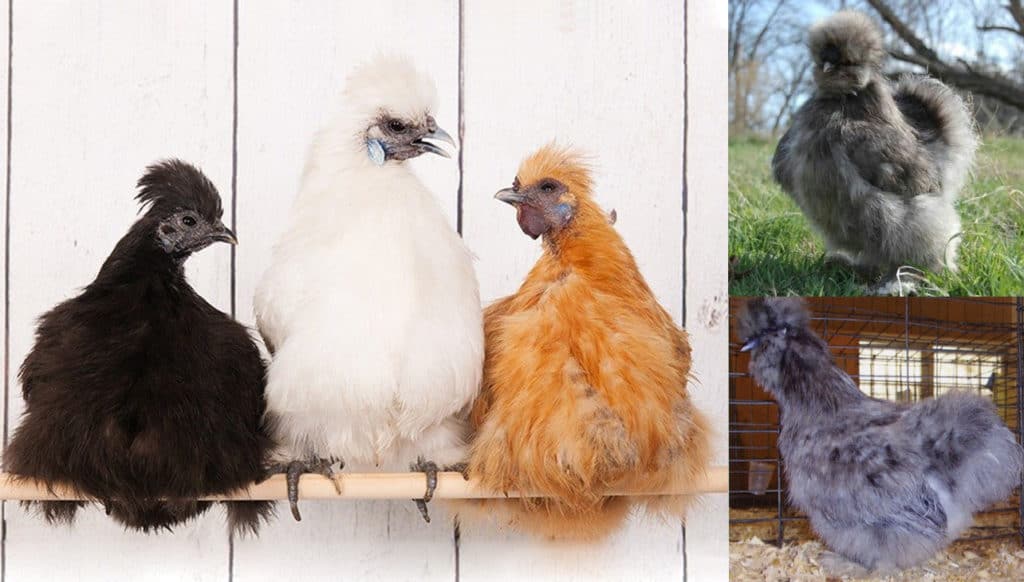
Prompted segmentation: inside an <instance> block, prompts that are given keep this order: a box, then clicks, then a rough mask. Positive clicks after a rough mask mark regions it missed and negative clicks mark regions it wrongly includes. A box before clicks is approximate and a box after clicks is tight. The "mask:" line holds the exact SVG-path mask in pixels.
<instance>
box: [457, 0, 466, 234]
mask: <svg viewBox="0 0 1024 582" xmlns="http://www.w3.org/2000/svg"><path fill="white" fill-rule="evenodd" d="M464 2H465V0H459V23H458V29H459V49H458V61H459V63H458V67H459V95H458V102H459V121H458V124H459V127H458V132H459V190H458V192H457V194H456V199H455V229H456V230H457V231H458V232H459V236H462V180H463V171H462V159H463V158H462V152H463V151H464V150H465V149H466V141H465V140H466V116H465V110H464V95H465V64H466V59H465V56H466V53H465V35H464V34H463V29H464V25H465V20H464V17H463V11H464V9H465V4H464Z"/></svg>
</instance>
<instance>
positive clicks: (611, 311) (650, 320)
mask: <svg viewBox="0 0 1024 582" xmlns="http://www.w3.org/2000/svg"><path fill="white" fill-rule="evenodd" d="M545 179H554V180H557V181H558V182H560V183H561V184H564V185H565V186H566V189H565V192H564V193H562V194H561V195H560V197H559V199H558V200H557V202H558V203H559V204H568V205H570V206H571V207H572V208H573V209H574V212H573V216H572V218H571V219H570V220H569V222H568V223H567V224H565V225H564V227H562V228H559V229H557V230H554V231H551V232H548V233H546V234H545V235H544V253H543V255H542V256H541V258H540V259H539V260H538V261H537V264H536V265H535V266H534V267H533V269H532V270H531V271H530V273H529V275H528V276H527V277H526V280H525V281H524V283H523V284H522V286H521V287H520V288H519V290H518V291H517V292H516V293H515V294H514V295H512V296H510V297H506V298H504V299H502V300H500V301H498V302H496V303H495V304H493V305H491V306H490V307H488V308H487V309H486V311H485V314H484V328H485V337H486V356H485V362H484V382H483V388H482V391H481V394H480V397H479V398H478V400H477V401H476V403H475V405H474V407H473V410H472V413H471V420H472V423H473V426H474V428H475V430H476V432H475V437H474V442H473V445H472V451H471V456H470V461H469V474H470V475H471V476H472V477H474V478H477V479H479V480H480V484H481V485H482V486H483V487H485V488H488V489H491V490H494V491H505V492H507V491H534V492H538V493H541V494H544V495H546V496H550V498H548V499H532V500H531V499H508V500H494V501H483V502H471V503H469V505H473V506H475V508H476V509H480V510H483V511H481V512H479V515H487V516H490V517H497V518H498V519H500V520H502V521H504V522H505V523H507V524H510V525H512V526H514V527H516V528H518V529H522V530H526V531H532V532H535V533H540V534H542V535H545V536H550V537H559V538H598V537H602V536H604V535H607V534H608V533H610V532H611V531H613V530H614V529H615V528H616V527H618V526H619V525H620V524H621V523H622V522H623V521H624V520H625V518H626V516H627V515H628V513H629V511H630V509H632V507H633V506H635V505H638V504H642V505H645V506H647V507H648V508H649V509H654V510H656V511H662V512H663V511H669V512H670V513H671V514H674V515H680V516H681V515H682V513H683V512H684V511H685V507H686V504H687V500H686V499H683V498H678V497H677V498H670V499H666V498H663V497H657V496H652V497H649V498H639V497H635V498H627V497H618V498H612V497H605V496H602V495H601V492H602V491H605V490H607V489H609V488H618V487H621V488H628V489H632V490H643V491H656V490H660V489H662V488H664V487H669V486H672V485H674V484H679V483H688V482H692V481H694V480H696V479H697V478H699V477H700V476H701V475H702V474H703V472H704V471H705V469H706V467H707V465H708V460H709V456H710V451H709V443H708V432H709V430H708V425H707V422H706V420H705V418H704V416H703V415H702V414H701V413H700V412H699V411H698V410H697V409H696V408H695V407H694V405H693V403H692V402H691V401H690V399H689V396H688V394H687V390H686V386H687V382H688V381H689V379H690V346H689V342H688V340H687V336H686V332H685V331H684V330H682V329H680V328H679V327H678V326H677V325H676V324H675V323H674V322H673V320H672V318H671V316H670V315H669V314H668V313H667V312H666V311H665V310H664V309H663V308H662V307H661V305H659V304H658V302H657V300H656V299H655V297H654V294H653V293H652V292H651V290H650V288H649V287H648V286H647V283H646V281H644V278H643V276H641V274H640V272H639V270H638V269H637V266H636V262H635V261H634V259H633V256H632V254H631V253H630V251H629V249H628V248H627V247H626V245H625V243H624V242H623V240H622V238H621V237H620V236H619V234H618V233H617V232H616V231H615V229H614V227H613V226H612V224H611V221H610V220H609V218H608V214H606V213H605V212H604V211H603V210H602V209H601V208H600V207H599V206H598V205H597V204H596V203H595V202H594V201H593V199H592V197H591V178H590V171H589V169H588V168H587V166H586V165H585V164H584V163H582V160H581V158H580V156H579V155H577V154H575V153H574V152H572V151H571V150H567V149H561V148H558V147H556V146H553V145H550V146H547V147H544V148H542V149H541V150H540V151H538V152H537V153H535V154H533V155H532V156H530V157H529V158H527V159H526V160H525V161H524V162H523V163H522V165H521V167H520V169H519V175H518V181H519V183H520V184H521V185H523V186H524V187H527V188H528V187H529V186H530V185H531V184H537V183H539V182H541V181H543V180H545ZM474 513H475V512H473V511H471V510H470V508H467V507H465V506H463V508H462V510H461V511H460V514H461V516H462V517H463V518H465V517H466V516H467V515H469V516H472V515H473V514H474Z"/></svg>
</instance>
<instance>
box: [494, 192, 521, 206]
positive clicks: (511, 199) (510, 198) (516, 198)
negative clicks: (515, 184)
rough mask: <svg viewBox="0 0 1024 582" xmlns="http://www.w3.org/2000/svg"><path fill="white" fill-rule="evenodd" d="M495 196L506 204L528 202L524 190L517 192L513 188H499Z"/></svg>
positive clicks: (513, 204)
mask: <svg viewBox="0 0 1024 582" xmlns="http://www.w3.org/2000/svg"><path fill="white" fill-rule="evenodd" d="M494 197H495V198H497V199H498V200H501V201H502V202H504V203H505V204H511V205H512V206H515V205H517V204H522V203H523V202H526V196H525V195H524V194H523V193H522V192H517V191H515V190H514V189H512V188H505V189H504V190H498V193H497V194H495V195H494Z"/></svg>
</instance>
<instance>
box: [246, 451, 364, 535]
mask: <svg viewBox="0 0 1024 582" xmlns="http://www.w3.org/2000/svg"><path fill="white" fill-rule="evenodd" d="M334 463H341V468H342V469H344V468H345V463H344V461H340V460H338V459H333V458H331V459H320V458H315V457H314V458H310V459H307V460H305V461H292V462H290V463H274V464H272V465H270V466H268V467H267V470H266V473H265V474H264V477H263V481H266V480H267V479H268V478H269V477H270V476H271V475H276V474H281V473H284V474H285V478H286V481H287V483H288V504H289V505H290V506H291V509H292V517H293V518H295V521H302V514H300V513H299V479H300V478H301V477H302V474H303V473H316V474H317V475H323V476H324V477H327V478H328V479H330V480H331V484H332V485H334V490H335V491H336V492H337V493H338V495H341V485H340V484H339V483H338V480H337V479H335V478H334V469H332V468H331V466H332V465H334Z"/></svg>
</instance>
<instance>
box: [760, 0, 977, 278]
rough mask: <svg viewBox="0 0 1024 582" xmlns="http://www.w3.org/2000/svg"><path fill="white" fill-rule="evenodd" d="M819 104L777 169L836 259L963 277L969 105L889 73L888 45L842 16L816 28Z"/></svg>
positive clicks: (787, 140) (971, 140)
mask: <svg viewBox="0 0 1024 582" xmlns="http://www.w3.org/2000/svg"><path fill="white" fill-rule="evenodd" d="M808 44H809V48H810V51H811V58H812V60H813V61H814V80H815V85H816V87H815V91H814V94H813V95H812V96H811V97H810V99H808V100H807V102H806V103H804V104H803V105H802V106H801V107H800V109H799V111H797V113H796V114H795V116H794V118H793V125H792V127H790V129H789V130H788V131H787V132H786V133H785V135H784V136H783V137H782V140H781V141H780V142H779V145H778V148H777V149H776V151H775V156H774V158H773V159H772V170H773V173H774V177H775V181H776V182H778V183H779V184H780V185H781V186H782V189H783V190H784V191H785V192H786V193H787V194H789V195H790V196H791V197H792V198H793V200H794V201H796V203H797V204H798V205H799V206H800V209H801V210H802V211H803V213H804V215H805V216H806V217H807V219H808V221H809V222H810V223H811V226H812V227H813V228H814V229H815V230H816V231H817V232H818V234H819V235H820V236H821V237H822V238H823V239H824V241H825V246H826V250H827V252H828V254H829V256H830V257H831V258H833V259H836V260H839V261H842V262H844V263H848V264H850V265H852V266H854V267H856V268H857V269H858V270H859V271H861V272H862V273H863V274H865V275H869V276H878V275H882V276H886V277H889V278H888V280H886V281H883V284H882V285H881V286H880V287H879V289H877V290H876V291H879V292H882V293H889V292H894V291H896V289H891V287H892V285H893V284H896V285H899V283H898V282H897V281H895V280H894V279H893V278H892V276H893V275H894V274H895V272H896V270H897V269H898V268H899V267H901V266H903V265H913V266H917V267H923V268H926V269H930V270H932V271H939V270H941V269H942V268H943V267H948V268H949V269H951V270H956V256H957V249H958V246H959V234H960V217H959V216H958V215H957V212H956V209H955V208H954V202H955V201H956V199H957V197H958V196H959V192H960V189H961V188H962V187H963V185H964V181H965V179H966V177H967V172H968V170H969V169H970V167H971V164H972V163H973V160H974V154H975V150H976V149H977V138H976V135H975V131H974V123H973V120H972V118H971V115H970V113H969V112H968V110H967V107H966V105H965V104H964V101H963V100H962V99H960V97H959V96H957V95H956V93H954V92H953V91H952V90H951V89H950V88H949V87H947V86H946V85H944V84H942V83H941V82H940V81H938V80H936V79H932V78H929V77H927V76H923V75H905V76H903V77H902V78H901V79H900V80H899V81H898V82H896V83H893V82H891V81H890V80H889V79H888V78H886V77H885V75H884V74H883V73H882V64H883V61H884V59H885V49H884V47H883V44H882V35H881V32H880V31H879V30H878V27H877V26H876V25H875V23H874V22H873V21H872V20H871V19H870V18H869V17H868V16H866V15H864V14H862V13H859V12H853V11H844V12H839V13H836V14H835V15H833V16H831V17H829V18H827V19H825V20H823V21H822V22H820V23H818V24H816V25H814V27H812V28H811V30H810V35H809V43H808Z"/></svg>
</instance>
